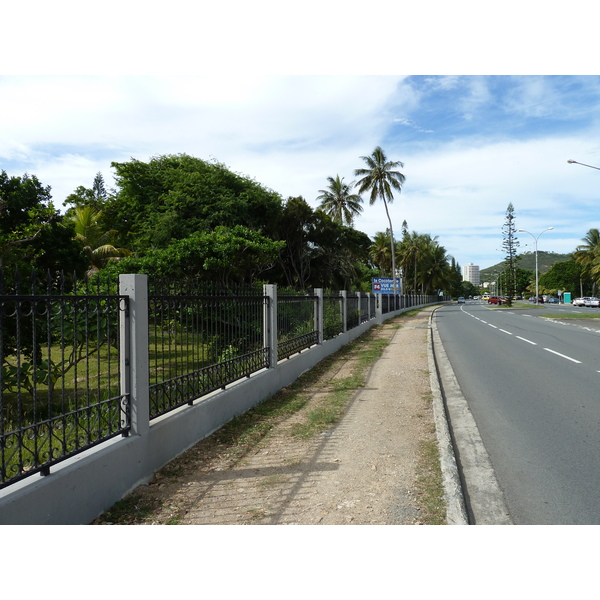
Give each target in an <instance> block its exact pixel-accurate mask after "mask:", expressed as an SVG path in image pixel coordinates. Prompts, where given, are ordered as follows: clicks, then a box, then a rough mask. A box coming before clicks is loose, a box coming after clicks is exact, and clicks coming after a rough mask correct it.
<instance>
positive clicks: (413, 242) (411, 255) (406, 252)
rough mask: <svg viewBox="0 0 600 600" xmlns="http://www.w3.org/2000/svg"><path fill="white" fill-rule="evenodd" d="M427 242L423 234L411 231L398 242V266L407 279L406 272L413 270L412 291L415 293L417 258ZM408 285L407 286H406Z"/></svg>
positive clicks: (421, 253)
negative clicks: (399, 256) (399, 255)
mask: <svg viewBox="0 0 600 600" xmlns="http://www.w3.org/2000/svg"><path fill="white" fill-rule="evenodd" d="M426 244H427V239H426V237H425V236H423V235H421V234H419V233H417V232H416V231H413V232H412V233H410V234H409V233H408V232H406V233H405V234H404V237H403V239H402V242H401V243H400V253H401V258H400V266H401V267H402V271H403V273H404V276H405V277H406V278H407V280H408V274H409V273H410V271H411V270H412V272H413V288H412V289H413V293H414V294H416V293H417V267H418V264H419V259H420V258H421V256H422V255H423V252H424V248H425V246H426ZM407 287H408V286H407Z"/></svg>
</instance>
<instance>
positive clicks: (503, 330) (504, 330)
mask: <svg viewBox="0 0 600 600" xmlns="http://www.w3.org/2000/svg"><path fill="white" fill-rule="evenodd" d="M500 331H501V332H502V333H507V334H508V335H512V333H511V332H510V331H506V329H501V330H500Z"/></svg>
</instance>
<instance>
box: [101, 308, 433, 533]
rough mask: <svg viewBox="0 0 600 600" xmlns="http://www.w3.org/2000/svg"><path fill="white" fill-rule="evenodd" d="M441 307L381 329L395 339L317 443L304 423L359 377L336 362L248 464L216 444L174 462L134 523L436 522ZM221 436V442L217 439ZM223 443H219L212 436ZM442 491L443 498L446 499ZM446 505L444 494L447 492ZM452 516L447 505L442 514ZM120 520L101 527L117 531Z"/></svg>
mask: <svg viewBox="0 0 600 600" xmlns="http://www.w3.org/2000/svg"><path fill="white" fill-rule="evenodd" d="M432 310H433V308H427V309H425V310H422V311H420V312H419V313H418V314H412V315H408V316H403V317H401V318H400V319H393V320H391V321H388V322H387V323H384V324H383V325H381V326H380V327H378V328H377V336H380V337H384V338H386V339H388V340H389V344H388V345H387V347H386V348H385V350H384V352H383V355H382V356H381V358H380V359H378V360H377V361H376V362H375V363H374V364H373V366H372V367H371V369H370V372H369V373H368V376H367V381H366V385H365V386H364V387H362V388H358V389H357V390H356V392H355V393H354V395H353V397H352V399H351V401H350V403H349V405H348V407H347V410H346V412H345V414H344V415H343V417H342V418H341V420H340V421H339V422H338V423H337V424H336V425H335V426H333V427H332V428H331V429H329V430H327V431H324V432H322V433H320V434H318V435H316V436H314V437H313V438H309V439H301V438H298V437H297V436H293V435H292V434H291V431H292V428H293V427H294V424H295V423H299V422H301V421H302V420H306V414H307V411H309V410H310V409H311V407H312V408H314V406H316V405H318V403H319V402H320V401H322V400H323V398H324V395H325V394H328V393H330V392H331V385H332V382H334V381H335V380H336V379H342V378H345V377H348V376H349V375H351V374H352V371H353V366H354V361H353V360H352V358H351V357H350V358H349V359H345V360H344V361H340V360H336V361H333V363H332V365H331V367H330V368H329V369H328V370H327V372H326V373H323V374H321V376H320V378H319V380H318V381H317V382H316V383H315V382H313V384H312V387H311V389H306V390H304V391H305V393H306V394H307V397H308V402H307V405H306V406H305V407H304V408H303V409H302V410H301V411H299V412H297V413H295V414H294V415H293V416H291V417H288V418H286V419H284V420H282V421H281V422H279V423H278V424H277V425H276V426H275V427H274V428H273V429H272V430H271V431H270V432H269V434H268V435H267V436H265V438H264V439H263V440H261V441H260V443H259V444H257V445H255V446H254V447H252V448H251V449H250V450H249V451H248V452H246V453H244V455H243V456H242V457H241V458H240V457H239V455H234V454H232V453H230V452H228V449H227V446H226V445H223V444H219V443H215V441H214V440H211V438H209V439H207V440H204V441H202V442H200V443H199V444H197V445H196V446H195V447H194V448H192V449H191V450H189V451H188V452H186V453H185V454H184V455H182V456H181V457H179V458H178V459H176V460H175V461H173V463H171V464H170V465H169V466H168V467H167V468H165V469H163V471H162V472H160V473H158V474H157V475H156V477H155V478H154V479H153V481H152V482H151V483H150V484H148V485H145V486H140V487H139V488H137V489H136V490H134V492H132V494H131V495H130V496H129V497H128V498H127V499H126V503H127V506H128V507H129V512H130V515H129V517H128V519H127V520H125V521H123V520H122V519H121V520H120V521H119V522H121V523H122V522H126V523H131V524H168V523H172V524H183V525H227V524H232V525H241V524H267V525H282V524H301V525H316V524H324V525H342V524H365V525H402V524H427V523H428V522H431V521H428V520H427V517H426V512H427V509H426V508H425V505H424V502H425V499H424V497H423V488H422V485H420V484H419V480H420V478H422V476H423V473H424V471H428V472H434V475H433V476H434V478H435V477H436V476H437V478H438V480H439V481H441V475H440V474H439V473H438V475H435V471H436V470H438V471H439V460H438V458H437V456H436V457H434V459H433V460H432V459H431V456H430V455H429V458H428V457H427V455H426V451H425V448H427V447H429V448H431V447H436V444H437V441H436V431H435V418H434V409H433V403H432V391H431V386H430V372H429V368H430V365H429V363H428V347H427V339H428V338H427V335H428V329H429V317H430V315H431V311H432ZM215 435H216V434H215ZM211 437H214V436H211ZM439 495H440V494H439V492H438V496H439ZM441 496H442V499H441V504H442V505H443V493H442V494H441ZM438 509H439V507H438ZM441 513H442V514H444V512H443V506H442V507H441ZM112 522H114V517H113V520H111V514H110V513H108V514H107V515H103V516H102V517H101V518H99V519H98V520H97V521H96V522H95V524H111V523H112Z"/></svg>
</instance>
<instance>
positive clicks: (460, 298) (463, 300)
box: [458, 296, 465, 304]
mask: <svg viewBox="0 0 600 600" xmlns="http://www.w3.org/2000/svg"><path fill="white" fill-rule="evenodd" d="M458 303H459V304H464V303H465V299H464V298H463V297H462V296H459V297H458Z"/></svg>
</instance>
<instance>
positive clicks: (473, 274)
mask: <svg viewBox="0 0 600 600" xmlns="http://www.w3.org/2000/svg"><path fill="white" fill-rule="evenodd" d="M463 281H470V282H471V283H472V284H473V285H479V266H478V265H474V264H473V263H469V264H468V265H465V266H464V267H463Z"/></svg>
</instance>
